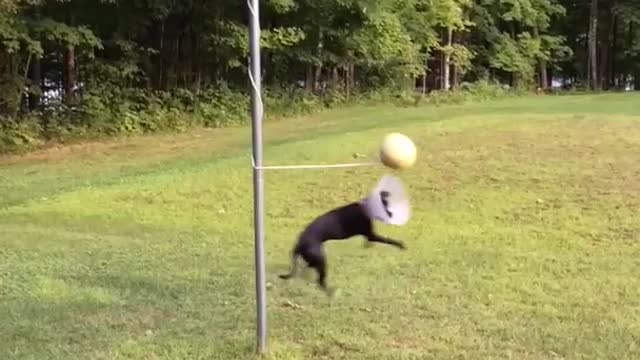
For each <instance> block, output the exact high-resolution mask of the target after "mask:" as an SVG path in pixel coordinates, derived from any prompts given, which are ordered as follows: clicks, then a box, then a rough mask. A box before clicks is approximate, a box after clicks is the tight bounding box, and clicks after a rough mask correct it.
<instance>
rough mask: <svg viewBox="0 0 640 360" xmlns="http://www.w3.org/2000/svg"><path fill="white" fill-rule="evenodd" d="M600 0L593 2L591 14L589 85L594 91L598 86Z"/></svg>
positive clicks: (592, 0) (593, 0)
mask: <svg viewBox="0 0 640 360" xmlns="http://www.w3.org/2000/svg"><path fill="white" fill-rule="evenodd" d="M597 56H598V0H591V9H590V12H589V85H590V87H591V89H592V90H597V89H598V88H599V86H598V60H597Z"/></svg>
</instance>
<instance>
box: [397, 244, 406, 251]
mask: <svg viewBox="0 0 640 360" xmlns="http://www.w3.org/2000/svg"><path fill="white" fill-rule="evenodd" d="M397 246H398V248H399V249H400V250H407V247H406V246H405V244H404V243H398V245H397Z"/></svg>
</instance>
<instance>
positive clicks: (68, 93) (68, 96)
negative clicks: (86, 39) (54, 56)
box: [63, 45, 76, 105]
mask: <svg viewBox="0 0 640 360" xmlns="http://www.w3.org/2000/svg"><path fill="white" fill-rule="evenodd" d="M63 81H64V103H65V105H72V104H73V103H74V101H75V94H74V88H75V86H76V51H75V47H74V46H73V45H68V46H67V48H66V50H65V53H64V79H63Z"/></svg>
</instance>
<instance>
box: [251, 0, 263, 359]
mask: <svg viewBox="0 0 640 360" xmlns="http://www.w3.org/2000/svg"><path fill="white" fill-rule="evenodd" d="M248 4H249V10H250V24H249V48H250V72H251V74H250V75H251V78H252V79H253V81H252V84H251V85H252V86H251V90H252V91H251V122H252V133H253V134H252V135H253V158H254V162H255V166H254V168H253V209H254V210H253V212H254V241H255V272H256V311H257V335H258V344H257V345H258V352H260V353H263V352H264V351H265V349H266V343H267V301H266V292H267V290H266V284H265V265H264V220H263V217H264V216H263V214H264V179H263V176H262V171H263V170H262V168H261V167H262V112H263V107H262V100H261V76H260V12H259V6H260V5H259V0H248Z"/></svg>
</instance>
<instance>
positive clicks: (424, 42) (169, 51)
mask: <svg viewBox="0 0 640 360" xmlns="http://www.w3.org/2000/svg"><path fill="white" fill-rule="evenodd" d="M260 5H261V8H260V25H261V30H262V31H261V46H262V59H261V65H262V68H263V85H264V88H265V89H266V90H265V97H264V99H265V104H266V106H267V107H268V109H269V111H268V112H266V113H265V114H266V116H267V117H279V116H289V115H295V114H303V113H309V112H313V111H318V110H322V109H325V108H330V107H335V106H340V105H345V104H350V103H353V102H358V101H372V99H375V98H377V99H381V101H390V102H394V103H397V104H399V105H402V106H405V105H410V104H416V103H419V102H420V101H422V100H423V99H422V97H420V96H416V94H415V91H414V89H415V87H416V86H420V85H422V86H424V89H425V91H427V92H431V94H432V95H431V96H430V98H433V99H435V100H433V101H432V102H438V103H439V102H447V101H450V100H446V99H451V101H454V102H455V101H462V100H464V99H466V98H467V97H469V96H470V95H469V92H468V91H466V90H465V91H466V92H464V93H461V92H460V91H462V90H461V89H462V88H464V87H465V86H467V85H465V84H467V83H475V82H477V81H479V80H480V81H484V80H485V79H486V80H488V81H497V82H500V83H508V84H509V85H510V86H511V87H513V88H517V89H524V90H533V89H535V88H537V87H546V85H547V84H546V83H544V84H543V82H544V81H543V80H546V79H548V78H557V77H559V76H560V77H564V78H566V79H570V80H572V83H573V85H572V87H579V86H580V85H579V84H580V83H581V82H584V77H585V74H586V73H587V66H586V61H585V60H584V59H583V58H584V57H586V52H585V49H584V41H585V37H586V36H587V34H586V33H585V29H586V28H587V27H586V25H587V23H588V14H586V12H584V11H581V10H580V6H579V5H580V4H577V3H575V2H574V1H573V0H476V1H471V0H323V1H319V0H299V1H294V0H266V1H261V2H260ZM601 8H602V9H601V10H600V11H599V14H598V18H599V22H600V26H599V29H600V30H599V31H598V34H596V36H597V37H598V42H597V43H598V46H599V47H600V49H599V51H598V54H599V55H598V56H600V57H603V59H600V60H602V61H600V62H599V64H600V66H599V67H600V69H598V70H599V73H601V77H603V78H606V79H601V81H603V82H605V83H610V84H613V85H616V86H618V87H625V86H628V85H629V83H631V82H635V83H636V87H637V88H640V66H639V65H638V64H640V21H639V20H638V16H636V15H637V14H639V13H640V3H638V1H636V0H618V1H615V2H610V3H603V4H601ZM247 34H248V28H247V4H246V3H245V2H244V1H241V2H238V1H232V0H219V1H192V0H188V1H180V0H171V1H170V0H149V1H142V0H132V1H124V0H98V1H93V2H91V1H81V0H51V1H42V0H0V116H3V117H4V118H7V119H10V122H12V123H19V122H20V121H22V120H21V119H24V121H26V122H32V121H35V120H33V119H37V121H39V123H40V125H41V126H40V129H41V130H37V131H36V130H33V131H35V132H37V133H38V134H39V135H38V136H37V137H38V138H42V139H67V138H70V137H74V136H79V137H85V136H98V135H107V136H115V135H119V134H139V133H147V132H154V131H182V130H184V129H186V128H188V127H190V126H212V127H218V126H228V125H236V124H243V123H246V122H247V120H248V118H249V109H248V95H247V93H246V89H247V86H248V81H247V70H248V69H247V65H248V56H249V41H248V40H249V38H248V36H247ZM445 70H448V71H445ZM421 82H422V84H420V83H421ZM449 85H451V88H452V89H456V88H457V90H455V91H453V92H452V93H451V94H447V93H444V92H437V91H436V92H434V91H433V90H437V89H439V88H448V87H449ZM474 86H475V85H474ZM477 86H484V85H477ZM456 99H461V100H456ZM27 128H29V127H27ZM12 131H13V130H12ZM21 131H22V130H21ZM29 131H31V130H29ZM13 133H15V132H13ZM11 137H12V138H13V135H12V136H11ZM7 138H8V136H7Z"/></svg>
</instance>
